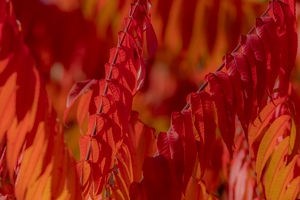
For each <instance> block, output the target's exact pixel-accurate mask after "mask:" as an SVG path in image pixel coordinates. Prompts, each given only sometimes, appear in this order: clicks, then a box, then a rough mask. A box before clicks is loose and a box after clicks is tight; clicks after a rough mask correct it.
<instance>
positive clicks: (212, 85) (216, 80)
mask: <svg viewBox="0 0 300 200" xmlns="http://www.w3.org/2000/svg"><path fill="white" fill-rule="evenodd" d="M205 80H207V81H208V84H209V92H210V94H211V96H212V98H213V100H214V102H215V104H216V108H217V116H218V127H219V129H220V132H221V135H222V138H223V140H224V142H225V144H226V146H227V149H228V151H229V153H230V154H231V155H232V146H233V144H234V135H235V112H234V107H235V99H234V90H233V86H232V83H231V81H230V78H229V76H228V75H227V74H225V73H224V72H217V73H216V74H212V73H210V74H208V75H206V77H205Z"/></svg>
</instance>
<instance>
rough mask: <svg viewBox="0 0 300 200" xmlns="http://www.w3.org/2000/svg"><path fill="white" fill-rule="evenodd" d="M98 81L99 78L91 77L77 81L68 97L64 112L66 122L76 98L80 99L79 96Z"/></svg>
mask: <svg viewBox="0 0 300 200" xmlns="http://www.w3.org/2000/svg"><path fill="white" fill-rule="evenodd" d="M97 83H98V81H97V80H95V79H90V80H86V81H81V82H77V83H75V85H73V87H72V88H71V90H70V92H69V94H68V98H67V104H66V110H65V112H64V122H66V119H67V115H68V112H69V110H70V109H71V107H72V105H73V104H74V102H75V101H76V99H78V97H80V96H81V95H82V94H85V93H87V92H88V91H90V90H92V89H93V87H94V86H95V85H96V84H97Z"/></svg>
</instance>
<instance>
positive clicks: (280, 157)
mask: <svg viewBox="0 0 300 200" xmlns="http://www.w3.org/2000/svg"><path fill="white" fill-rule="evenodd" d="M288 142H289V137H285V138H284V139H283V141H281V142H280V143H279V145H278V146H277V148H276V149H275V151H274V153H273V155H272V158H271V161H270V163H269V164H268V167H267V169H266V171H265V178H264V185H265V193H266V194H267V195H269V194H270V188H271V183H272V180H273V179H274V177H275V176H276V175H277V174H278V171H279V169H280V168H281V167H282V166H283V165H284V166H285V165H286V160H285V156H286V155H287V151H288V146H289V144H288Z"/></svg>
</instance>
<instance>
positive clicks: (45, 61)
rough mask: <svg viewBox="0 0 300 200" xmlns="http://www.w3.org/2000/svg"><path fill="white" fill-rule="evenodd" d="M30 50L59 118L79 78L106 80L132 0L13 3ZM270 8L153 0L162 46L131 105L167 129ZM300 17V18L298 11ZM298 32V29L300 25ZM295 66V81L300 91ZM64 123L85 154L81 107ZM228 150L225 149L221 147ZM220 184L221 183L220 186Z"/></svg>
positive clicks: (245, 2) (242, 1)
mask: <svg viewBox="0 0 300 200" xmlns="http://www.w3.org/2000/svg"><path fill="white" fill-rule="evenodd" d="M12 2H13V5H14V8H15V12H16V15H17V18H18V20H19V21H20V22H21V25H22V33H23V37H24V41H25V43H26V44H27V46H28V47H29V49H30V51H31V53H32V55H33V56H34V58H35V61H36V67H37V68H38V69H39V71H40V73H41V75H42V77H43V78H44V80H45V85H46V90H47V92H48V95H49V97H50V99H51V101H52V103H53V106H54V108H55V110H56V112H57V116H58V118H59V120H60V121H62V118H63V112H64V109H65V106H66V98H67V95H68V92H69V90H70V88H71V87H72V86H73V84H74V83H75V82H76V81H81V80H86V79H92V78H94V79H101V78H104V65H105V63H106V62H107V61H108V58H109V50H110V48H112V47H114V46H116V44H117V33H118V31H121V30H123V28H124V26H123V19H124V18H125V17H127V16H128V13H129V7H130V3H134V2H133V1H132V0H130V1H129V0H26V1H25V0H12ZM297 6H298V10H299V9H300V7H299V4H298V5H297ZM267 7H268V2H267V1H264V0H189V1H184V0H152V24H153V27H154V30H155V32H156V34H157V38H158V43H159V47H158V51H157V53H156V54H155V56H154V57H153V58H151V59H150V60H147V61H146V62H147V63H146V66H147V71H148V73H147V81H146V84H145V85H144V87H143V88H142V90H141V91H140V92H139V93H138V94H137V95H136V96H135V98H134V104H133V109H134V110H137V111H138V112H139V113H140V118H141V119H142V121H144V123H146V124H147V125H149V126H152V127H154V128H155V129H156V131H167V130H168V128H169V122H170V115H171V113H172V111H175V110H176V111H180V110H181V109H182V108H183V107H184V106H185V103H186V95H187V94H188V93H190V92H192V91H194V92H195V91H197V88H198V87H199V86H201V84H202V83H203V79H204V76H205V75H206V74H207V73H209V72H214V71H215V70H216V69H217V68H218V67H219V66H220V64H221V63H222V57H223V55H224V54H225V53H227V52H228V53H230V52H231V51H232V50H233V49H234V48H235V47H236V46H237V44H238V42H239V38H240V35H241V34H247V32H248V31H249V30H250V29H251V28H252V27H253V25H254V22H255V18H256V17H259V16H261V14H262V13H263V12H264V11H265V10H266V8H267ZM297 16H298V17H297V18H298V19H299V15H297ZM298 30H299V28H298ZM297 71H299V51H298V57H297V68H296V71H295V73H293V76H292V77H291V79H292V80H293V81H294V82H295V86H294V87H295V89H296V90H297V91H299V89H298V83H299V81H300V77H299V73H297ZM67 125H68V127H66V126H64V131H65V136H66V142H67V144H68V145H69V147H70V148H71V150H72V152H73V154H74V157H75V158H76V159H77V160H78V159H79V145H78V139H79V137H80V135H81V134H84V133H85V128H84V127H83V128H82V129H81V131H80V128H79V127H78V125H77V122H76V106H75V108H74V109H72V110H71V112H70V113H69V116H68V119H67ZM220 148H222V147H220ZM216 184H217V183H216Z"/></svg>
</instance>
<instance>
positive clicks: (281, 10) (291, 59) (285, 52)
mask: <svg viewBox="0 0 300 200" xmlns="http://www.w3.org/2000/svg"><path fill="white" fill-rule="evenodd" d="M272 8H273V10H271V11H270V14H271V15H273V17H274V19H275V21H276V23H277V24H278V26H279V29H278V35H279V42H280V50H281V59H282V69H281V70H280V77H281V80H282V81H281V82H280V83H281V85H282V87H283V89H286V88H287V86H288V82H289V76H290V74H291V72H292V69H293V67H294V65H295V59H296V54H297V46H298V37H297V31H296V21H295V17H294V15H293V13H292V12H291V10H290V7H289V6H288V5H287V4H285V3H283V2H280V1H274V3H273V6H272Z"/></svg>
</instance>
